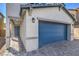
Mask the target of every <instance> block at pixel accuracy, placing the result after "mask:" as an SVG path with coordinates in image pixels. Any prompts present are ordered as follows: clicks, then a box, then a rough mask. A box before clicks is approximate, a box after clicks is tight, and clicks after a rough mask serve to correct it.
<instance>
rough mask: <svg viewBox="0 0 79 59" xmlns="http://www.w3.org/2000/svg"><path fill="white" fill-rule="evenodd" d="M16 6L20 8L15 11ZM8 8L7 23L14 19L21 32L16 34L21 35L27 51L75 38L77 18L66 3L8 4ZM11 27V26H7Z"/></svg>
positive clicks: (8, 35) (8, 34) (7, 37)
mask: <svg viewBox="0 0 79 59" xmlns="http://www.w3.org/2000/svg"><path fill="white" fill-rule="evenodd" d="M15 8H17V9H18V10H16V11H15ZM7 9H8V11H7V14H8V16H7V20H8V21H7V24H6V25H10V20H12V21H13V23H14V25H13V26H18V29H17V30H19V32H18V31H17V30H16V31H15V32H17V33H19V34H17V35H15V36H20V38H21V40H22V42H23V44H24V47H25V49H26V51H33V50H36V49H38V48H41V47H43V46H45V45H47V44H50V43H54V42H59V41H63V40H69V41H72V40H73V28H74V27H73V24H74V21H75V18H74V17H73V16H72V15H71V14H70V13H69V12H68V10H66V9H65V7H64V4H54V3H53V4H44V3H41V4H39V3H36V4H33V3H31V4H7ZM13 9H14V12H13V13H12V11H13ZM10 11H11V12H10ZM9 28H10V26H8V27H7V29H9ZM16 28H17V27H16ZM9 31H10V30H7V32H6V34H7V35H6V39H7V40H6V43H7V42H8V43H7V44H6V45H7V48H8V47H9V41H10V39H9V38H10V33H9ZM15 36H14V37H15Z"/></svg>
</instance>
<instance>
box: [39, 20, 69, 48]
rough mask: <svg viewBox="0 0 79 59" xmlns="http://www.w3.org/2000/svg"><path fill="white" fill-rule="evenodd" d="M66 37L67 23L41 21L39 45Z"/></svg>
mask: <svg viewBox="0 0 79 59" xmlns="http://www.w3.org/2000/svg"><path fill="white" fill-rule="evenodd" d="M66 39H67V25H66V24H60V23H52V22H46V21H39V47H42V46H44V45H47V44H49V43H53V42H57V41H61V40H66Z"/></svg>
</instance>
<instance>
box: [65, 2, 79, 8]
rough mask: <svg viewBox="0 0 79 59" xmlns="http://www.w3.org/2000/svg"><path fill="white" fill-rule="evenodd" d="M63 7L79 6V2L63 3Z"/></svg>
mask: <svg viewBox="0 0 79 59" xmlns="http://www.w3.org/2000/svg"><path fill="white" fill-rule="evenodd" d="M65 7H66V8H67V9H75V8H79V3H65Z"/></svg>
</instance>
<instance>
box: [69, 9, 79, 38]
mask: <svg viewBox="0 0 79 59" xmlns="http://www.w3.org/2000/svg"><path fill="white" fill-rule="evenodd" d="M69 12H70V13H71V14H72V15H74V17H75V18H76V22H75V23H74V39H79V9H74V10H69Z"/></svg>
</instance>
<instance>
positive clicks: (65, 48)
mask: <svg viewBox="0 0 79 59" xmlns="http://www.w3.org/2000/svg"><path fill="white" fill-rule="evenodd" d="M12 51H13V52H14V50H13V49H12V48H10V52H9V55H11V56H13V55H14V56H79V40H74V41H61V42H56V43H52V44H48V45H46V46H44V47H42V48H40V49H38V50H35V51H32V52H24V51H19V52H16V53H12Z"/></svg>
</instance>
